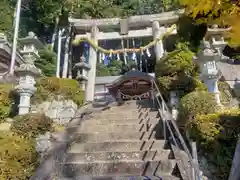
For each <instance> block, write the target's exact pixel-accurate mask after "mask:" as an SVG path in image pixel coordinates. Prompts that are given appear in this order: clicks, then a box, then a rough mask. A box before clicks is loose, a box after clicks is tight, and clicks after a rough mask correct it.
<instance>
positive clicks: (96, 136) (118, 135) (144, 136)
mask: <svg viewBox="0 0 240 180" xmlns="http://www.w3.org/2000/svg"><path fill="white" fill-rule="evenodd" d="M74 136H75V137H74V138H75V139H74V140H75V141H76V142H80V143H84V142H99V141H116V140H122V139H127V140H149V139H154V138H155V136H156V131H149V132H134V131H133V132H91V133H84V132H80V133H76V134H75V135H74Z"/></svg>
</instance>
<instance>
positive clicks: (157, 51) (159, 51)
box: [152, 21, 164, 61]
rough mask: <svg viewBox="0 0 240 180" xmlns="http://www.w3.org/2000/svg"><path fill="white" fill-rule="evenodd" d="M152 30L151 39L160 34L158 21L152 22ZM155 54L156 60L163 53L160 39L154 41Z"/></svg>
mask: <svg viewBox="0 0 240 180" xmlns="http://www.w3.org/2000/svg"><path fill="white" fill-rule="evenodd" d="M152 32H153V40H155V39H157V38H159V37H160V36H161V35H162V33H163V32H162V30H161V28H160V25H159V22H158V21H153V23H152ZM154 48H155V54H156V61H159V60H160V59H161V58H162V57H163V54H164V48H163V42H162V40H161V41H159V42H158V43H156V45H155V47H154Z"/></svg>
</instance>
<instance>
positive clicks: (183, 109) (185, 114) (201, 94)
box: [177, 91, 218, 128]
mask: <svg viewBox="0 0 240 180" xmlns="http://www.w3.org/2000/svg"><path fill="white" fill-rule="evenodd" d="M217 109H218V106H217V103H216V100H215V98H214V95H213V94H210V93H208V92H206V91H194V92H191V93H189V94H187V95H185V96H184V97H183V98H182V99H181V101H180V105H179V117H178V121H177V123H178V125H179V126H180V127H183V128H184V127H185V128H186V127H189V126H191V123H192V122H193V121H194V119H195V117H196V116H197V115H198V114H209V113H214V112H216V110H217Z"/></svg>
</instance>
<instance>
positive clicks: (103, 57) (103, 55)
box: [101, 53, 105, 63]
mask: <svg viewBox="0 0 240 180" xmlns="http://www.w3.org/2000/svg"><path fill="white" fill-rule="evenodd" d="M101 60H102V62H104V60H105V54H104V53H102V57H101ZM104 63H105V62H104Z"/></svg>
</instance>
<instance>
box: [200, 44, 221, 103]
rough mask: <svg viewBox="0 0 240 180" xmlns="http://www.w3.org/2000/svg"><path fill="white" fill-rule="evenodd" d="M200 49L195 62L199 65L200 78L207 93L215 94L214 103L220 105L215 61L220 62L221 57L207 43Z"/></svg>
mask: <svg viewBox="0 0 240 180" xmlns="http://www.w3.org/2000/svg"><path fill="white" fill-rule="evenodd" d="M201 48H202V50H201V52H200V53H199V54H198V58H197V60H196V62H197V63H199V65H200V70H201V75H200V78H201V79H202V80H203V81H204V83H205V84H206V85H207V87H208V91H209V92H211V93H214V94H215V98H216V102H217V103H218V104H219V105H220V104H221V102H220V92H219V90H218V85H217V83H218V80H219V78H220V77H221V73H220V71H219V69H218V68H217V65H216V61H217V60H220V58H221V55H220V54H219V51H218V50H217V49H215V48H213V47H211V46H210V43H209V42H208V41H204V42H203V43H202V47H201Z"/></svg>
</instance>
